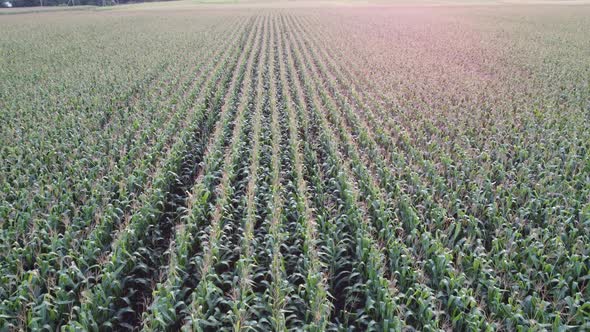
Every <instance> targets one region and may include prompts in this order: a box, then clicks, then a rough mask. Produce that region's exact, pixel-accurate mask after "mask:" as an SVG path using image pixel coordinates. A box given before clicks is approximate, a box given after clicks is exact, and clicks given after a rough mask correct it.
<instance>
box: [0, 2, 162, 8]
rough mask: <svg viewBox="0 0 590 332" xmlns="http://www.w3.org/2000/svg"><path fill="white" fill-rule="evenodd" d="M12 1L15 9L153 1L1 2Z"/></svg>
mask: <svg viewBox="0 0 590 332" xmlns="http://www.w3.org/2000/svg"><path fill="white" fill-rule="evenodd" d="M4 1H10V2H11V3H12V5H13V6H14V7H33V6H111V5H116V4H124V3H135V2H152V1H153V0H147V1H144V0H0V2H4Z"/></svg>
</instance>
